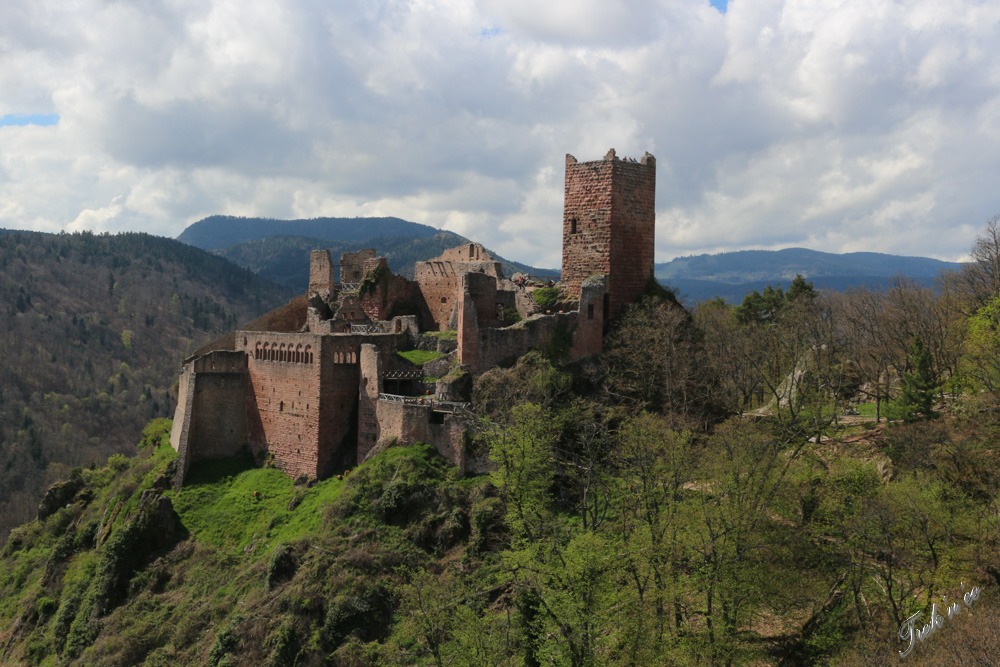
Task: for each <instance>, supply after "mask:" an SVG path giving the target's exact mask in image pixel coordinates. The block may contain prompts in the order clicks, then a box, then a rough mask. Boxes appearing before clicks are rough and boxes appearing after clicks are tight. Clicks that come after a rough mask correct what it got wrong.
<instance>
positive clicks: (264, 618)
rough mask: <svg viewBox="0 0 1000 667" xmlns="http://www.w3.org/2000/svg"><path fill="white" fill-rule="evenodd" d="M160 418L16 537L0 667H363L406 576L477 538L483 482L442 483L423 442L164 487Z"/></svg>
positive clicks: (215, 469) (388, 622) (5, 572)
mask: <svg viewBox="0 0 1000 667" xmlns="http://www.w3.org/2000/svg"><path fill="white" fill-rule="evenodd" d="M169 426H170V423H169V420H160V421H156V422H153V423H151V424H150V425H149V427H148V428H147V429H146V430H145V432H144V434H143V436H144V437H143V440H142V442H141V443H140V446H139V453H138V455H137V456H136V457H135V458H133V459H128V458H125V457H121V456H115V457H112V458H111V459H110V460H109V461H108V463H107V465H106V466H104V467H94V468H91V469H84V470H75V471H73V473H72V475H71V477H70V478H69V480H68V481H67V484H70V485H72V488H71V490H70V492H69V493H68V494H66V496H65V500H64V501H63V502H60V503H59V505H60V506H59V507H58V508H55V511H54V512H53V513H52V514H51V515H48V516H46V517H44V518H43V519H41V520H39V521H36V522H33V523H31V524H29V525H27V526H24V527H23V528H20V529H18V530H17V531H15V533H13V534H12V536H11V540H10V541H9V543H8V544H7V546H6V547H5V549H4V550H3V552H2V554H0V558H2V561H0V562H2V564H3V566H4V567H3V568H2V572H0V662H2V663H3V664H79V665H96V664H100V665H135V664H147V665H292V664H322V661H321V657H322V656H325V655H327V654H328V653H335V652H337V651H338V649H339V648H341V647H344V645H345V644H347V645H349V647H348V648H347V649H345V650H343V651H341V652H342V653H345V654H347V655H348V656H350V655H352V654H353V655H354V658H353V659H349V660H348V661H346V662H337V663H335V664H364V661H363V659H362V658H361V657H360V656H361V655H362V654H363V651H364V650H365V649H363V648H359V642H361V641H377V640H384V639H385V638H386V637H387V636H388V635H389V633H390V632H391V629H392V621H393V614H394V612H395V610H396V609H397V608H398V606H399V600H400V597H401V596H402V594H403V589H402V586H403V585H404V584H405V582H406V580H407V579H408V575H407V573H408V572H412V571H415V570H418V569H422V568H424V567H428V566H432V565H433V564H435V563H439V562H442V561H443V560H446V554H448V553H450V551H451V549H452V548H454V547H455V546H456V545H459V544H461V543H462V542H463V541H464V540H466V539H468V538H469V537H470V536H474V537H475V539H478V540H480V541H481V542H483V543H486V542H487V541H488V540H489V528H488V526H473V525H472V523H471V521H470V511H471V510H470V508H471V507H472V506H473V504H474V503H475V502H477V500H476V499H477V498H481V497H482V494H483V493H484V490H483V489H484V483H485V482H486V480H485V479H484V480H479V481H475V480H473V481H463V482H456V481H451V480H450V479H449V476H448V471H447V468H446V466H445V465H444V462H443V460H442V459H441V458H440V457H438V456H437V454H436V452H434V450H433V448H429V447H426V446H417V447H410V448H405V449H392V450H390V451H388V452H386V453H384V454H382V455H381V456H380V457H378V458H377V459H376V460H374V461H372V462H370V463H368V464H365V465H364V466H361V467H360V468H358V469H357V470H355V471H354V472H352V473H351V474H350V475H349V476H348V478H347V480H342V479H338V478H333V479H329V480H326V481H323V482H319V483H310V484H308V485H295V484H293V482H292V480H290V479H289V478H288V477H286V476H285V475H284V474H282V473H281V472H279V471H277V470H275V469H268V468H253V467H251V466H250V465H249V462H247V461H244V460H242V459H239V458H236V459H227V460H223V461H217V462H211V463H208V464H204V465H198V466H196V467H195V468H194V471H193V472H194V474H193V476H192V477H191V478H190V481H189V482H188V484H187V485H186V486H185V487H184V488H183V489H182V490H181V491H180V492H174V491H171V490H167V487H168V486H169V484H168V478H169V475H170V474H171V472H172V470H173V466H174V465H175V459H176V455H175V453H174V452H173V450H172V449H171V448H170V445H169V442H168V433H169ZM348 480H349V481H348ZM64 502H68V503H69V504H68V506H66V507H62V506H61V505H62V504H64ZM480 515H481V516H488V513H487V514H483V512H482V511H481V512H480ZM154 535H155V539H153V538H154ZM296 660H298V662H296ZM317 660H320V661H319V662H318V661H317Z"/></svg>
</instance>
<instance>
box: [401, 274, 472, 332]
mask: <svg viewBox="0 0 1000 667" xmlns="http://www.w3.org/2000/svg"><path fill="white" fill-rule="evenodd" d="M413 275H414V279H415V280H416V282H417V284H418V285H419V286H420V293H421V296H422V297H423V300H424V303H426V304H427V306H426V307H427V313H428V315H429V316H430V320H431V321H430V322H428V323H427V326H426V328H427V329H433V330H435V331H448V330H449V329H450V328H451V326H450V325H451V323H452V322H453V320H454V315H455V304H456V302H457V299H458V296H457V291H458V290H459V289H460V288H461V275H460V273H459V271H458V268H457V267H456V266H455V264H454V262H450V261H440V260H437V259H433V260H430V261H429V262H417V263H416V264H415V265H414V268H413Z"/></svg>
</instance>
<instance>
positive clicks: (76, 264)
mask: <svg viewBox="0 0 1000 667" xmlns="http://www.w3.org/2000/svg"><path fill="white" fill-rule="evenodd" d="M288 297H289V294H288V293H287V292H286V291H285V290H284V289H283V288H281V287H279V286H277V285H273V284H271V283H268V282H266V281H264V280H262V279H260V278H258V277H256V276H255V275H253V274H252V273H250V272H248V271H246V270H245V269H241V268H239V267H237V266H235V265H233V264H231V263H229V262H226V261H225V260H223V259H221V258H218V257H213V256H212V255H210V254H208V253H206V252H204V251H201V250H198V249H196V248H192V247H191V246H187V245H184V244H182V243H179V242H177V241H173V240H170V239H163V238H157V237H153V236H148V235H145V234H122V235H118V236H108V235H103V236H95V235H93V234H74V235H47V234H36V233H28V232H11V233H7V234H4V235H2V236H0V313H2V315H0V541H2V539H3V537H4V536H5V535H6V534H7V531H8V530H9V529H10V527H12V526H15V525H18V524H20V523H24V522H25V521H28V520H30V519H31V518H32V517H33V516H34V514H35V511H36V508H37V507H38V501H39V500H40V498H41V493H42V491H43V490H44V488H45V487H46V486H47V485H48V484H50V483H51V482H52V481H53V480H55V479H58V478H60V477H62V476H64V475H65V474H66V472H67V471H68V470H69V469H70V468H72V467H75V466H81V465H89V464H91V463H94V462H97V461H104V460H105V459H107V457H108V456H110V455H111V454H113V453H115V452H127V451H132V448H133V446H134V442H135V440H136V437H137V434H138V433H139V432H140V430H141V429H142V427H143V424H145V423H146V421H148V420H149V419H150V418H151V417H157V416H170V415H172V411H173V406H174V397H173V395H172V394H171V388H172V386H173V385H174V383H175V382H176V381H177V375H178V373H179V371H180V363H181V361H182V360H183V359H184V357H185V356H186V355H187V354H189V353H190V352H192V351H194V350H195V349H197V348H198V347H199V346H201V345H202V344H204V343H205V342H207V341H209V340H211V339H212V338H215V337H217V336H219V335H221V334H223V333H225V332H227V331H229V330H231V329H232V328H234V327H235V326H237V325H238V324H240V323H241V322H245V321H249V320H250V319H253V318H254V317H256V316H258V315H260V314H261V313H263V312H266V311H267V310H269V309H271V308H273V307H275V306H277V305H280V304H281V303H284V302H285V301H286V300H287V298H288Z"/></svg>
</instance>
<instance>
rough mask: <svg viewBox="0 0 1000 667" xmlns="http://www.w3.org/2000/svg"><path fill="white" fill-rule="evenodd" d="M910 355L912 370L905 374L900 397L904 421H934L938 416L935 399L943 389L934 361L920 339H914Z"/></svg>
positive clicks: (909, 351)
mask: <svg viewBox="0 0 1000 667" xmlns="http://www.w3.org/2000/svg"><path fill="white" fill-rule="evenodd" d="M908 353H909V362H910V367H911V368H912V370H911V371H910V372H909V373H904V374H903V382H902V386H901V389H902V391H901V392H900V396H899V407H900V408H901V410H902V413H903V419H905V420H906V421H916V420H917V419H920V418H923V419H933V418H934V417H937V416H938V415H937V413H936V412H934V397H935V394H937V392H938V390H939V389H940V388H941V383H940V382H938V380H937V377H936V376H935V374H934V359H933V357H932V356H931V352H930V350H928V349H927V348H926V347H925V346H924V342H923V341H922V340H920V338H919V337H914V339H913V342H912V343H910V347H909V350H908Z"/></svg>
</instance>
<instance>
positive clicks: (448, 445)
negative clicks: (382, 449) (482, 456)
mask: <svg viewBox="0 0 1000 667" xmlns="http://www.w3.org/2000/svg"><path fill="white" fill-rule="evenodd" d="M377 409H378V422H379V427H380V429H381V437H380V441H383V442H384V441H386V440H388V439H390V438H395V439H396V441H397V442H398V443H399V444H401V445H412V444H414V443H417V442H426V443H427V444H430V445H434V447H435V448H436V449H437V450H438V453H439V454H441V456H443V457H445V458H446V459H447V460H448V461H449V462H450V463H451V464H452V465H456V466H458V467H459V468H462V469H463V470H464V460H463V459H464V447H463V443H464V437H465V424H464V422H463V421H462V419H461V417H459V416H457V415H453V414H448V413H440V412H438V413H435V412H434V410H433V406H432V404H431V403H430V402H428V403H425V404H414V403H392V402H389V401H378V406H377Z"/></svg>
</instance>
